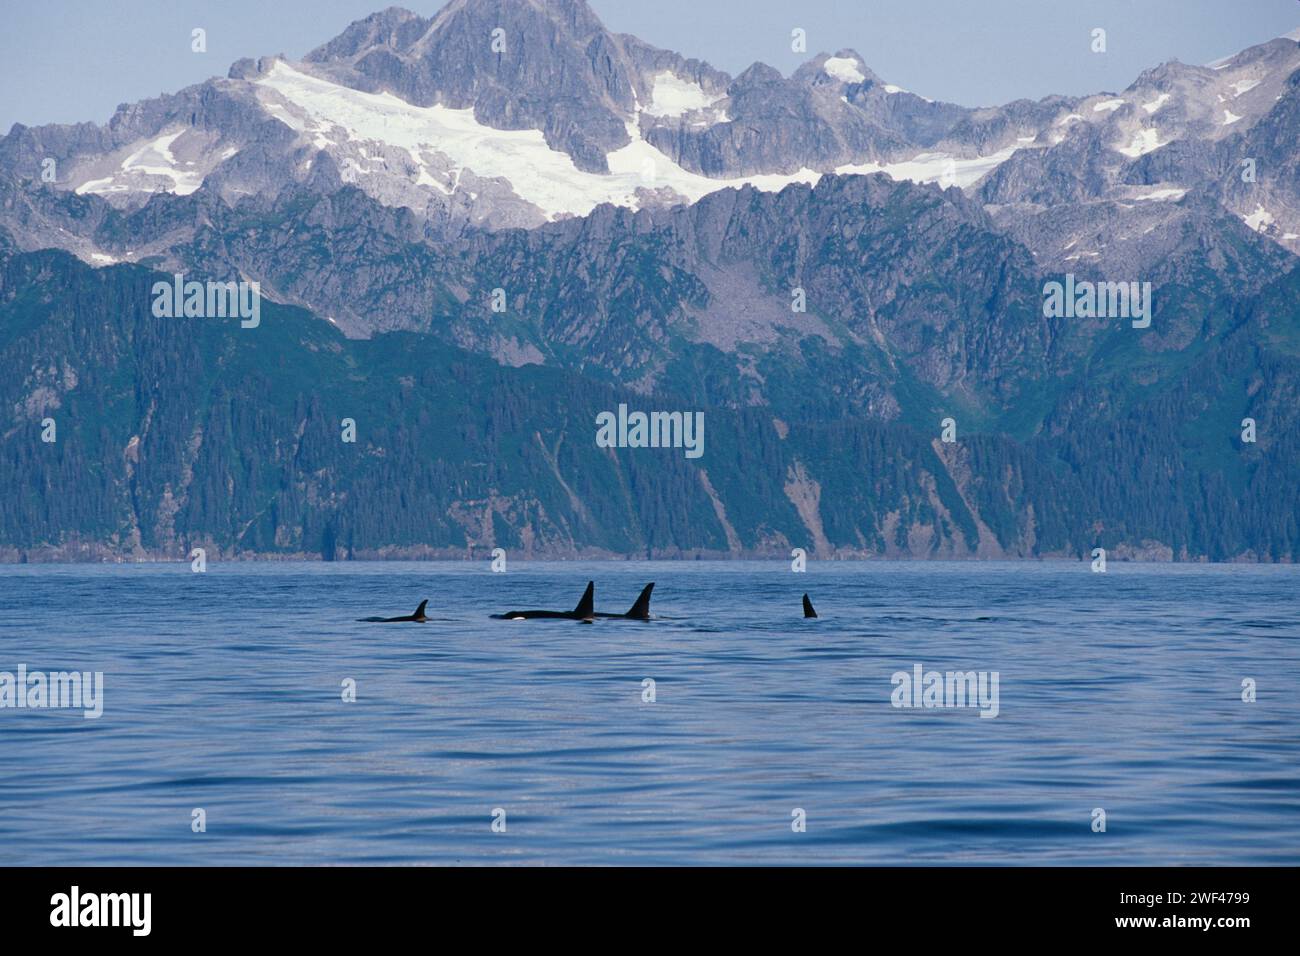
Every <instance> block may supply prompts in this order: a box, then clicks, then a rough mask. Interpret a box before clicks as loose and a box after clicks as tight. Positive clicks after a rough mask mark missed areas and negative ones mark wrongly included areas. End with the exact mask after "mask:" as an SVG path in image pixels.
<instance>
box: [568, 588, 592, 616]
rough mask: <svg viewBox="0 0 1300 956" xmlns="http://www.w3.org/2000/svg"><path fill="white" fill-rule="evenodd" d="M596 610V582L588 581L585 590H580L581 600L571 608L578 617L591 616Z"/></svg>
mask: <svg viewBox="0 0 1300 956" xmlns="http://www.w3.org/2000/svg"><path fill="white" fill-rule="evenodd" d="M595 610H596V582H595V581H588V582H587V590H585V591H583V592H582V600H581V601H579V602H578V606H577V607H575V608H574V609H573V613H574V614H576V615H578V617H591V616H592V614H593V613H595Z"/></svg>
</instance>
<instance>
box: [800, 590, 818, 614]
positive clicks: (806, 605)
mask: <svg viewBox="0 0 1300 956" xmlns="http://www.w3.org/2000/svg"><path fill="white" fill-rule="evenodd" d="M803 616H804V617H816V616H817V612H816V611H814V610H813V606H812V601H810V600H808V595H806V594H805V595H804V596H803Z"/></svg>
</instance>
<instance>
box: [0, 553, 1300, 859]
mask: <svg viewBox="0 0 1300 956" xmlns="http://www.w3.org/2000/svg"><path fill="white" fill-rule="evenodd" d="M588 579H594V580H595V581H596V607H597V609H598V610H602V611H624V610H626V609H627V607H628V606H630V605H631V603H632V601H633V600H634V598H635V597H636V594H637V592H638V591H639V590H640V588H641V586H642V585H643V584H644V583H645V582H647V581H651V580H653V581H655V582H657V583H656V588H655V598H654V603H653V605H652V607H653V610H654V611H655V613H656V614H658V615H660V618H659V619H657V620H654V621H651V622H648V623H641V622H633V621H609V620H605V621H599V622H597V623H595V624H590V625H589V624H580V623H577V622H571V621H498V620H491V619H489V617H488V614H489V613H490V612H492V611H504V610H508V609H515V608H529V607H549V608H559V609H567V608H571V607H572V606H573V605H574V604H575V603H576V602H577V600H578V597H579V596H580V594H581V592H582V589H583V587H584V586H585V584H586V582H587V580H588ZM1298 584H1300V568H1296V567H1268V566H1265V567H1251V566H1242V565H1220V566H1196V565H1154V564H1121V563H1116V562H1111V563H1110V565H1109V569H1108V571H1107V572H1106V573H1105V574H1094V573H1091V572H1090V570H1089V566H1088V564H1087V563H1071V562H1060V563H1041V564H1039V563H1024V564H1012V563H919V562H918V563H886V562H856V563H848V562H826V563H818V562H812V563H810V565H809V569H808V572H807V573H804V574H795V573H792V572H791V571H790V568H789V565H788V564H787V563H779V562H767V563H757V562H748V563H742V562H729V563H710V562H656V563H638V562H614V563H573V562H560V563H528V562H523V561H512V562H511V563H510V565H509V570H508V571H507V572H506V573H504V574H493V573H491V572H490V571H489V570H488V565H487V563H486V562H482V563H475V564H473V565H470V564H464V563H388V564H354V563H339V564H319V563H315V564H307V563H304V564H270V563H268V564H253V563H213V564H210V565H209V569H208V571H207V573H206V574H195V573H193V572H191V571H190V568H189V565H188V564H172V565H156V564H155V565H148V564H141V565H103V566H87V565H80V566H13V565H10V566H0V671H9V672H11V673H14V672H16V670H17V668H18V665H20V664H25V665H26V666H27V668H28V670H29V671H38V670H39V671H59V670H78V671H102V672H103V674H104V690H103V708H104V709H103V715H102V717H100V718H98V719H90V720H88V719H85V718H84V717H83V716H82V712H81V711H80V710H55V709H46V710H32V709H3V710H0V761H3V774H2V775H0V864H9V865H12V864H66V865H73V864H92V865H110V864H124V865H134V864H205V865H221V864H340V863H341V864H348V863H367V864H448V863H464V864H506V863H528V864H632V863H636V864H705V863H738V864H769V863H770V864H824V863H842V864H843V863H846V864H853V863H870V864H918V863H921V864H929V863H934V864H937V863H957V864H966V863H970V864H1030V863H1034V864H1084V865H1109V864H1283V863H1285V864H1296V863H1300V694H1298V691H1300V610H1298V609H1297V603H1296V597H1297V591H1298V588H1297V585H1298ZM805 590H806V591H809V592H810V593H811V595H812V598H813V601H814V603H815V605H816V606H817V609H818V611H819V613H820V614H821V615H822V616H821V617H820V618H819V619H817V620H810V621H805V620H803V619H802V617H801V611H800V596H801V595H802V594H803V592H804V591H805ZM424 598H428V599H429V614H431V615H433V616H434V617H436V618H437V620H435V621H431V622H430V623H427V624H367V623H359V622H357V620H356V619H357V618H360V617H365V616H368V615H375V614H383V615H399V614H409V613H410V612H411V611H412V610H413V609H414V607H415V606H416V604H418V603H419V601H420V600H422V599H424ZM918 664H919V665H921V666H922V668H923V670H925V671H929V670H937V671H940V672H946V671H950V670H959V671H968V670H974V671H985V672H997V674H998V678H999V684H998V686H999V706H998V714H997V716H996V717H994V718H984V717H981V716H980V710H979V709H978V708H972V707H966V708H958V707H951V708H911V709H906V708H898V707H894V706H892V704H891V693H892V692H893V691H894V683H893V682H892V680H891V676H892V675H893V674H894V673H895V672H900V671H902V672H907V673H911V672H912V669H913V667H914V666H915V665H918ZM646 678H650V679H653V680H654V681H655V685H654V690H655V700H654V701H653V702H646V701H645V700H643V693H644V692H643V681H644V680H645V679H646ZM1246 678H1250V679H1253V680H1254V681H1255V682H1256V685H1257V690H1256V693H1257V699H1256V700H1255V701H1253V702H1245V701H1243V700H1242V681H1243V680H1244V679H1246ZM348 679H350V680H353V681H355V682H356V701H355V702H345V701H344V700H343V699H342V698H343V691H342V687H343V682H344V681H345V680H348ZM195 808H202V809H203V810H204V811H205V814H206V827H207V829H206V832H203V833H195V832H193V831H192V828H191V821H192V813H193V811H194V810H195ZM498 808H499V809H502V810H504V811H505V816H504V822H505V829H504V832H494V830H493V828H492V823H493V819H494V811H496V810H497V809H498ZM796 808H798V809H801V810H803V812H804V816H805V818H806V829H805V831H804V832H795V830H794V829H793V828H792V820H793V819H794V817H793V816H792V814H793V812H794V811H795V810H796ZM1095 808H1101V809H1103V810H1104V811H1105V813H1106V830H1105V832H1094V830H1093V819H1094V815H1093V812H1094V809H1095ZM498 819H499V815H498Z"/></svg>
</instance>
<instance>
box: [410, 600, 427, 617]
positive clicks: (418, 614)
mask: <svg viewBox="0 0 1300 956" xmlns="http://www.w3.org/2000/svg"><path fill="white" fill-rule="evenodd" d="M428 603H429V602H428V601H427V600H425V601H421V602H420V606H419V607H417V608H416V609H415V613H414V614H412V615H411V617H413V618H415V619H416V620H417V621H418V620H420V618H422V617H424V606H425V605H426V604H428Z"/></svg>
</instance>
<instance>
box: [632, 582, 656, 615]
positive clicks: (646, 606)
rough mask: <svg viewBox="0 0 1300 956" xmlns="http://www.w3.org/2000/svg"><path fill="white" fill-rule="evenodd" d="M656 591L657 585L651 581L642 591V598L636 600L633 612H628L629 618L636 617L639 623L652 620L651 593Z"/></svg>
mask: <svg viewBox="0 0 1300 956" xmlns="http://www.w3.org/2000/svg"><path fill="white" fill-rule="evenodd" d="M654 589H655V583H654V582H653V581H651V582H650V583H649V584H647V585H646V586H645V587H644V588H643V589H642V590H641V596H640V597H639V598H637V599H636V603H635V604H633V605H632V610H630V611H628V612H627V616H628V617H634V618H636V619H637V620H638V621H646V620H649V618H650V592H651V591H653V590H654Z"/></svg>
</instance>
